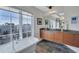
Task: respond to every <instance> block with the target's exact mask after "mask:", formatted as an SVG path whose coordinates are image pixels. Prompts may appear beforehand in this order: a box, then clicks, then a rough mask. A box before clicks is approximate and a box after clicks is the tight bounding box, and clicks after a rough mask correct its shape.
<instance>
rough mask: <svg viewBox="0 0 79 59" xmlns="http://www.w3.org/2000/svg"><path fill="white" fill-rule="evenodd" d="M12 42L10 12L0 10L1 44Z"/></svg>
mask: <svg viewBox="0 0 79 59" xmlns="http://www.w3.org/2000/svg"><path fill="white" fill-rule="evenodd" d="M8 42H10V12H8V11H5V10H0V45H2V44H5V43H8Z"/></svg>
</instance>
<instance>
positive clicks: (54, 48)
mask: <svg viewBox="0 0 79 59" xmlns="http://www.w3.org/2000/svg"><path fill="white" fill-rule="evenodd" d="M36 53H75V52H74V51H73V50H71V49H69V48H68V47H67V46H65V45H62V44H58V43H55V42H50V41H46V40H42V41H40V42H39V43H38V44H37V46H36Z"/></svg>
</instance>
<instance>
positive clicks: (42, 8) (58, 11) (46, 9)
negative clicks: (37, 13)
mask: <svg viewBox="0 0 79 59" xmlns="http://www.w3.org/2000/svg"><path fill="white" fill-rule="evenodd" d="M35 7H36V8H38V9H39V10H41V11H43V12H45V13H46V12H48V11H49V9H48V7H46V6H35ZM52 10H53V11H56V12H57V13H63V12H64V7H63V6H53V8H52Z"/></svg>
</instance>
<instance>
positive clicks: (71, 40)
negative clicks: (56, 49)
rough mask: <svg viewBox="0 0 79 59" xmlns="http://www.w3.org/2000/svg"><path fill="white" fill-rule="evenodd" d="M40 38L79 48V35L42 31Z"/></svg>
mask: <svg viewBox="0 0 79 59" xmlns="http://www.w3.org/2000/svg"><path fill="white" fill-rule="evenodd" d="M40 37H41V38H42V39H45V40H48V41H52V42H56V43H61V44H66V45H71V46H76V47H79V34H74V33H70V32H61V31H47V30H41V31H40Z"/></svg>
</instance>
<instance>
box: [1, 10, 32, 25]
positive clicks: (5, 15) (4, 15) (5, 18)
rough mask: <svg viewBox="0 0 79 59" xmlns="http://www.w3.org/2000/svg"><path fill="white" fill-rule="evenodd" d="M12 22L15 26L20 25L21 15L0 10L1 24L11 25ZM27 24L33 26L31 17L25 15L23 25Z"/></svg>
mask: <svg viewBox="0 0 79 59" xmlns="http://www.w3.org/2000/svg"><path fill="white" fill-rule="evenodd" d="M11 20H12V23H14V24H15V25H17V24H19V14H18V13H13V12H9V11H5V10H0V24H5V23H10V21H11ZM26 23H29V24H31V17H28V16H25V15H23V24H26Z"/></svg>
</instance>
